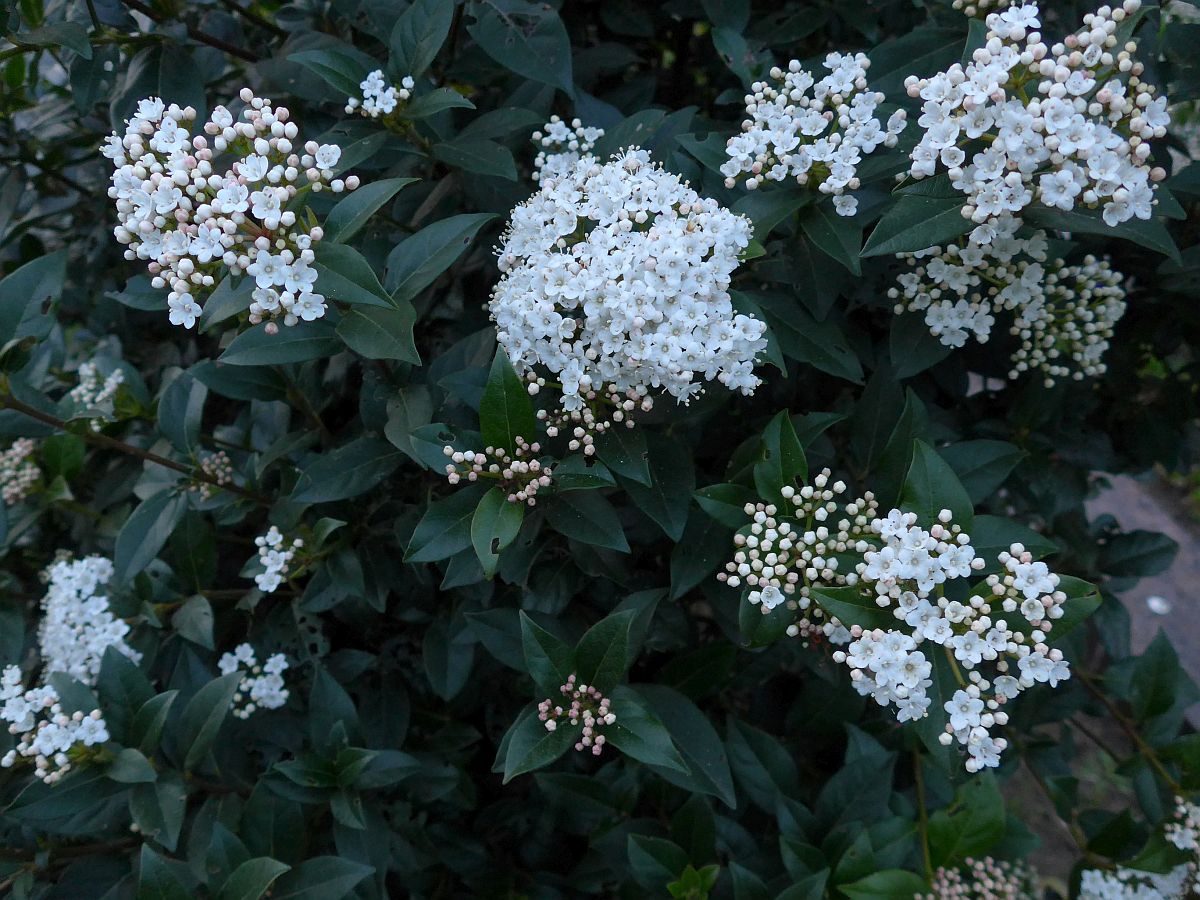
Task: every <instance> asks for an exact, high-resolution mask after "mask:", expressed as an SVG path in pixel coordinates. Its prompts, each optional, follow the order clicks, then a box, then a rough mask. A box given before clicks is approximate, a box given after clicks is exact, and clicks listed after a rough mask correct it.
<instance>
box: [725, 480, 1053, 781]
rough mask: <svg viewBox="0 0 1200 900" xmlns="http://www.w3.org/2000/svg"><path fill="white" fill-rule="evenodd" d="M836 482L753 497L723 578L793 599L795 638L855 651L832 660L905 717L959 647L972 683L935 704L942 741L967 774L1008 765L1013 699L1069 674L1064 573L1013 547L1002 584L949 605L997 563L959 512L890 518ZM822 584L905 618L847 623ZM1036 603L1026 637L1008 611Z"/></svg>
mask: <svg viewBox="0 0 1200 900" xmlns="http://www.w3.org/2000/svg"><path fill="white" fill-rule="evenodd" d="M830 482H831V473H830V471H829V470H828V469H825V470H823V471H822V472H821V473H819V474H818V475H817V476H816V477H815V478H814V479H813V481H812V483H811V484H809V485H805V486H803V487H801V488H799V489H797V488H795V487H794V486H793V485H787V486H785V487H784V488H783V489H782V491H781V497H780V499H779V500H777V501H776V502H772V503H763V502H759V503H748V504H746V506H745V512H746V514H747V515H748V516H750V518H751V522H750V524H749V525H748V526H747V527H746V528H743V529H741V530H740V531H738V532H737V534H736V535H735V538H734V544H735V547H736V548H737V549H736V552H735V553H734V557H733V560H732V561H730V562H728V563H726V566H725V571H724V572H722V573H720V574H719V575H718V576H717V577H718V579H719V580H721V581H724V582H725V583H726V584H728V585H729V586H730V587H735V588H736V587H742V586H745V588H746V592H745V598H746V600H747V601H748V602H750V603H755V604H758V606H759V608H760V609H761V611H762V612H763V613H766V612H768V611H769V609H772V608H778V607H779V606H781V605H784V604H786V606H787V608H788V609H789V610H794V611H795V612H796V619H795V621H794V622H793V624H791V625H789V626H788V628H787V633H788V634H789V635H792V636H795V637H800V638H802V639H805V640H807V639H809V638H814V637H825V638H828V639H829V642H830V643H831V644H834V645H844V646H845V649H844V650H840V649H839V650H836V651H835V652H834V653H833V660H834V661H835V662H837V663H840V664H844V665H845V666H847V667H848V668H849V669H850V676H851V684H852V685H853V687H854V689H855V690H856V691H857V692H858V693H860V694H862V695H863V696H870V697H871V698H872V699H874V700H875V702H876V703H878V704H879V705H880V706H885V707H889V708H891V709H893V710H894V711H895V715H896V719H897V721H899V722H909V721H916V720H919V719H922V718H924V717H925V716H926V715H928V713H929V710H930V707H931V706H932V699H931V698H930V696H929V688H930V687H932V684H933V680H932V676H933V664H932V660H933V659H940V658H942V657H943V655H944V654H945V653H946V651H947V650H948V651H950V653H951V654H952V655H953V664H954V666H955V668H956V670H957V674H958V677H959V681H960V683H961V684H963V687H962V688H960V689H959V690H958V691H957V693H955V695H954V696H953V697H952V698H951V699H950V700H948V701H943V702H942V703H941V706H940V708H939V709H937V710H936V711H937V712H939V713H940V712H942V711H944V712H945V713H946V715H947V716H948V721H947V723H946V732H945V733H944V734H943V735H942V742H943V743H944V744H946V745H947V746H948V745H949V744H952V743H955V742H957V743H958V745H959V746H960V747H962V748H963V749H964V750H965V751H966V759H965V762H964V765H965V766H966V768H967V770H968V771H971V772H975V771H978V770H980V769H982V768H987V767H991V766H997V765H999V763H1000V756H1001V753H1002V752H1003V751H1004V748H1005V746H1006V743H1005V741H1004V739H1003V738H998V737H993V736H992V734H991V730H992V729H993V728H994V727H996V726H1002V725H1004V724H1006V723H1007V721H1008V717H1007V714H1006V713H1005V712H1004V710H1003V709H1002V705H1003V704H1004V703H1005V702H1006V701H1007V700H1009V699H1011V698H1012V697H1015V696H1016V695H1017V694H1018V693H1020V691H1021V690H1023V689H1024V688H1028V687H1031V686H1032V685H1034V684H1036V683H1044V684H1047V685H1049V686H1050V687H1054V686H1056V685H1057V684H1058V683H1059V682H1061V681H1064V680H1066V679H1068V678H1070V666H1069V664H1068V663H1067V661H1066V659H1064V658H1063V655H1062V652H1061V651H1059V650H1058V649H1055V648H1051V647H1049V646H1048V645H1047V644H1046V643H1045V642H1044V641H1045V636H1044V633H1045V632H1046V631H1049V630H1050V629H1051V628H1052V625H1053V621H1054V620H1055V619H1058V618H1059V617H1061V615H1062V604H1063V603H1064V602H1065V601H1066V595H1065V594H1064V593H1063V592H1061V591H1058V590H1056V585H1057V584H1058V578H1057V576H1056V575H1054V574H1053V573H1051V572H1050V571H1049V570H1048V569H1047V567H1046V566H1045V565H1044V564H1042V563H1037V562H1035V561H1034V559H1033V557H1032V555H1031V554H1030V553H1029V552H1028V551H1027V550H1025V548H1024V547H1023V546H1021V545H1020V544H1013V545H1012V546H1011V547H1009V549H1008V550H1007V551H1004V552H1002V553H1000V554H999V555H998V557H997V562H998V563H999V564H1000V566H1002V567H1003V571H1004V572H1005V577H1004V578H1003V579H1002V578H1001V576H1000V575H998V574H992V575H989V576H988V577H987V579H986V583H987V587H988V590H986V591H978V592H976V593H974V594H972V595H971V596H970V597H969V598H968V599H967V600H966V601H959V600H950V599H947V596H946V595H947V594H948V593H949V592H950V591H951V590H953V589H956V588H951V587H950V586H949V585H948V582H951V581H954V580H957V579H965V578H972V577H974V576H975V575H976V573H978V572H979V570H980V569H982V568H984V567H985V565H986V563H985V561H984V560H983V559H982V558H981V557H979V556H978V554H977V553H976V551H975V548H974V547H972V546H971V539H970V536H969V535H968V534H966V533H965V532H963V531H962V529H961V528H959V527H958V526H957V525H955V524H954V522H953V515H952V513H951V512H950V510H941V511H940V512H939V514H938V515H937V517H936V521H934V522H933V523H930V525H929V527H928V528H926V527H923V526H922V525H921V524H919V523H918V519H917V516H916V514H914V513H911V512H906V511H903V510H899V509H893V510H889V511H888V512H887V513H886V514H881V513H880V512H879V509H878V504H877V503H876V501H875V500H874V499H868V498H865V497H864V498H858V499H855V500H851V501H847V500H845V499H844V498H843V497H842V496H841V495H843V494H844V493H845V491H846V485H845V484H844V483H843V482H840V481H839V482H833V483H832V484H831V483H830ZM814 523H817V525H816V527H814ZM855 558H857V560H858V561H857V562H854V561H853V560H854V559H855ZM843 561H848V562H849V566H847V567H846V568H845V570H843V567H842V566H841V565H840V563H842V562H843ZM1014 572H1020V573H1021V583H1020V584H1016V583H1015V582H1016V578H1014V576H1013V574H1012V573H1014ZM1035 584H1036V585H1037V586H1038V587H1040V588H1045V589H1046V591H1047V592H1046V593H1044V594H1039V595H1038V597H1037V599H1035V600H1027V599H1026V598H1025V595H1024V593H1023V588H1024V587H1026V586H1027V585H1035ZM942 585H947V588H946V589H945V590H943V589H942ZM823 588H840V589H842V590H843V591H857V592H858V594H859V595H860V599H859V601H858V602H859V603H860V604H861V605H862V606H864V607H868V608H879V609H881V610H887V611H889V612H890V613H891V615H892V616H894V617H895V619H896V620H897V624H896V625H895V626H894V627H890V628H885V627H876V628H871V629H867V628H862V627H859V626H855V627H854V629H853V630H851V629H847V628H846V627H845V625H844V624H843V623H841V622H839V621H838V619H837V618H836V616H835V615H834V614H832V613H831V612H829V611H828V610H827V609H826V608H825V607H824V606H823V604H825V603H827V602H828V598H827V596H826V595H825V594H823V593H822V592H821V590H820V589H823ZM951 596H953V595H952V594H951ZM842 602H843V603H844V602H846V600H845V599H844V598H843V599H842ZM1023 603H1031V604H1034V605H1036V608H1037V625H1036V627H1035V628H1034V630H1032V631H1031V632H1030V631H1020V632H1019V631H1014V630H1013V629H1012V628H1011V627H1010V625H1009V624H1008V620H1007V619H1006V618H1000V617H999V616H1001V615H1002V614H1003V615H1008V614H1011V613H1013V612H1015V611H1016V610H1017V609H1018V606H1020V605H1021V604H1023ZM1021 608H1022V609H1024V608H1025V607H1024V606H1021ZM1030 609H1032V607H1030ZM1031 621H1032V617H1031ZM926 642H928V645H927V644H926ZM1010 672H1019V674H1020V677H1019V678H1015V677H1013V675H1011V674H1008V673H1010ZM989 690H990V693H988V691H989Z"/></svg>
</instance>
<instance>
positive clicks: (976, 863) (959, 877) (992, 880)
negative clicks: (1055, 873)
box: [917, 856, 1040, 900]
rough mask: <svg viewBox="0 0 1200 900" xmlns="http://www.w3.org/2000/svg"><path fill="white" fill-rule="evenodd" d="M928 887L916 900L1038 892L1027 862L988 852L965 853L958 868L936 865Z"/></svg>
mask: <svg viewBox="0 0 1200 900" xmlns="http://www.w3.org/2000/svg"><path fill="white" fill-rule="evenodd" d="M964 870H965V871H964ZM930 887H932V888H933V890H932V892H930V893H928V894H925V895H924V896H923V897H921V896H919V897H918V898H917V900H1027V898H1030V897H1038V896H1040V893H1039V890H1038V879H1037V876H1036V875H1035V874H1034V872H1033V870H1032V869H1031V868H1029V866H1027V865H1025V864H1024V863H1021V862H1015V863H1014V862H1008V861H1006V860H1003V859H992V858H991V857H990V856H986V857H984V858H983V859H972V858H971V857H967V859H965V860H964V861H963V869H962V870H960V869H947V868H945V867H940V868H939V869H938V870H937V871H936V872H935V873H934V876H933V883H932V884H931V885H930Z"/></svg>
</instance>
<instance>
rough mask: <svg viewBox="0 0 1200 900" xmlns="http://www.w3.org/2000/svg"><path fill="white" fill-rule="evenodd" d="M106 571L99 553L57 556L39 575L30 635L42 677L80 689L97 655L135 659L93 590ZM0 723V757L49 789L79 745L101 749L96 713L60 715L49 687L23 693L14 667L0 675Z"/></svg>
mask: <svg viewBox="0 0 1200 900" xmlns="http://www.w3.org/2000/svg"><path fill="white" fill-rule="evenodd" d="M112 574H113V565H112V563H111V562H110V561H109V560H107V559H104V558H103V557H100V556H89V557H85V558H84V559H79V560H71V559H67V558H60V559H59V560H57V561H56V562H54V563H52V564H51V565H50V566H49V567H48V568H47V569H46V571H45V573H44V577H45V578H46V581H47V584H48V587H47V590H46V595H45V597H43V598H42V622H41V626H40V628H39V631H38V644H39V647H40V649H41V656H42V669H43V672H44V674H45V675H50V674H52V673H55V672H61V673H63V674H65V675H69V676H71V677H72V678H74V679H76V680H77V681H80V682H82V683H84V684H88V685H93V684H95V683H96V676H97V675H99V673H100V664H101V661H102V660H103V658H104V652H105V651H106V650H107V649H108V648H109V647H112V648H114V649H116V650H117V651H118V652H120V653H123V654H124V655H125V656H127V657H129V658H130V659H131V660H133V661H134V662H139V661H140V660H141V658H142V655H141V654H140V653H138V652H137V651H136V650H134V649H133V648H131V647H130V646H129V645H128V644H126V643H125V636H126V635H128V634H129V626H128V625H127V624H126V623H125V622H124V621H122V620H121V619H117V618H114V617H113V614H112V610H111V609H110V608H109V605H108V598H107V597H106V596H104V595H101V594H99V593H98V591H99V590H100V589H101V588H102V587H103V586H104V585H105V584H107V582H108V580H109V578H111V577H112ZM0 719H3V720H4V721H5V722H7V723H8V730H9V733H11V734H14V735H18V738H17V745H16V747H15V748H14V749H12V750H10V751H9V752H8V753H6V754H5V755H4V757H3V758H0V766H2V767H4V768H11V767H12V766H14V765H16V763H17V762H19V761H22V760H29V761H32V762H33V764H34V774H35V776H36V777H37V778H39V779H41V780H42V781H44V782H45V783H46V784H54V783H55V782H56V781H58V780H59V779H61V778H62V777H63V776H64V775H66V774H67V772H68V771H70V769H71V767H72V764H73V763H74V762H75V761H77V760H78V759H79V757H80V756H82V755H83V750H82V749H81V748H87V747H92V746H95V745H98V744H103V743H105V742H106V741H107V740H108V739H109V734H108V727H107V725H106V724H105V722H104V717H103V715H102V713H101V712H100V710H98V709H94V710H91V711H90V712H87V713H84V712H80V711H76V712H74V713H67V712H65V711H64V710H63V708H62V705H61V704H60V703H59V696H58V692H57V691H56V690H55V689H54V688H53V687H51V686H50V685H48V684H46V685H41V686H38V687H33V688H30V689H29V690H26V689H25V687H24V685H23V684H22V680H21V670H20V669H19V668H18V667H17V666H6V667H5V668H4V671H3V673H2V674H0Z"/></svg>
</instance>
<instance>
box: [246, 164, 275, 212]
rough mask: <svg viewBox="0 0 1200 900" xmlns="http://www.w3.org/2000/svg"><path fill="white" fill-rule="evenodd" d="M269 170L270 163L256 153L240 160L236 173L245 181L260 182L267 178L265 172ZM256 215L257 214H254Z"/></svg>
mask: <svg viewBox="0 0 1200 900" xmlns="http://www.w3.org/2000/svg"><path fill="white" fill-rule="evenodd" d="M270 168H271V161H270V160H269V159H267V158H266V157H265V156H259V155H258V154H257V153H252V154H250V155H249V156H247V157H246V158H245V159H243V160H242V162H241V165H240V166H239V167H238V171H239V173H240V174H241V176H242V177H243V178H245V179H246V180H247V181H262V180H263V179H264V178H266V177H267V172H268V171H269V170H270ZM255 215H258V213H255Z"/></svg>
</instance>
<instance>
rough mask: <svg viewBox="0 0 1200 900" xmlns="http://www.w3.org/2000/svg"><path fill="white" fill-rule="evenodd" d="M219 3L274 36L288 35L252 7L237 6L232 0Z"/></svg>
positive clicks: (223, 0) (283, 36)
mask: <svg viewBox="0 0 1200 900" xmlns="http://www.w3.org/2000/svg"><path fill="white" fill-rule="evenodd" d="M221 5H222V6H224V7H225V8H226V9H228V10H231V11H233V12H235V13H237V14H238V15H239V16H243V17H245V18H246V19H248V20H249V21H251V22H253V23H254V24H255V25H257V26H258V27H259V28H265V29H266V30H267V31H269V32H271V34H273V35H275V37H281V38H285V37H287V36H288V33H287V32H286V31H284V30H283V29H282V28H280V27H279V26H278V25H276V24H275V23H274V22H271V21H269V20H267V19H264V18H263V17H262V16H260V15H259V14H258V13H256V12H255V11H254V10H252V9H246V8H245V7H244V6H239V5H238V4H237V3H235V2H234V0H221Z"/></svg>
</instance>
